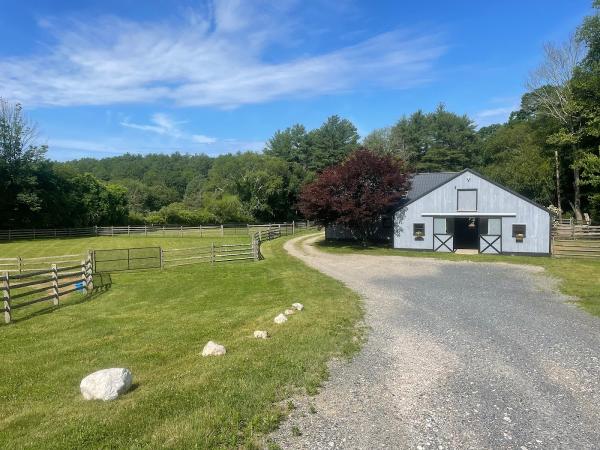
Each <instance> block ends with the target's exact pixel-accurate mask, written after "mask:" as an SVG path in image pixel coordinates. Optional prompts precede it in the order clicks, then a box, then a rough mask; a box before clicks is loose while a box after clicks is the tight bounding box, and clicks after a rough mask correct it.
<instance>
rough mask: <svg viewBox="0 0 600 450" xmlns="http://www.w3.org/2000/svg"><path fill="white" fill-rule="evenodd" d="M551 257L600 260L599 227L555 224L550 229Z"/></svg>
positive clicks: (564, 222) (573, 223)
mask: <svg viewBox="0 0 600 450" xmlns="http://www.w3.org/2000/svg"><path fill="white" fill-rule="evenodd" d="M552 255H553V256H555V257H557V258H600V226H594V225H587V224H577V223H575V221H573V220H563V221H561V222H559V223H556V224H555V225H554V227H553V229H552Z"/></svg>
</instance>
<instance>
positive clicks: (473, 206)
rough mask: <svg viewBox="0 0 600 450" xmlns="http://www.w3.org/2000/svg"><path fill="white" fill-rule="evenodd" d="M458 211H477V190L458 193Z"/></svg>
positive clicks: (459, 191)
mask: <svg viewBox="0 0 600 450" xmlns="http://www.w3.org/2000/svg"><path fill="white" fill-rule="evenodd" d="M456 210H457V211H477V189H458V190H457V191H456Z"/></svg>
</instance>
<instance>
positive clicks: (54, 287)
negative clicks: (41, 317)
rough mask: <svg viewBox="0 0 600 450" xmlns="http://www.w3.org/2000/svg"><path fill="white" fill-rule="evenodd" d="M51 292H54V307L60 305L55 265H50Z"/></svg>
mask: <svg viewBox="0 0 600 450" xmlns="http://www.w3.org/2000/svg"><path fill="white" fill-rule="evenodd" d="M52 290H53V291H54V300H53V303H54V306H58V305H59V304H60V294H59V292H58V270H57V269H56V264H52Z"/></svg>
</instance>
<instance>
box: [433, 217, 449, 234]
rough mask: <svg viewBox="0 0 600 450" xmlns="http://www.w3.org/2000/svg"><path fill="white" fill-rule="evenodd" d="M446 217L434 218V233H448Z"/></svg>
mask: <svg viewBox="0 0 600 450" xmlns="http://www.w3.org/2000/svg"><path fill="white" fill-rule="evenodd" d="M447 232H448V231H447V227H446V218H445V217H434V219H433V233H434V234H446V233H447Z"/></svg>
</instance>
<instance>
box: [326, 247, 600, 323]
mask: <svg viewBox="0 0 600 450" xmlns="http://www.w3.org/2000/svg"><path fill="white" fill-rule="evenodd" d="M315 245H316V246H317V247H318V248H319V249H320V250H323V251H327V252H331V253H338V254H351V253H360V254H369V255H388V256H409V257H420V258H435V259H445V260H449V261H474V262H503V263H512V264H532V265H536V266H541V267H543V268H544V269H546V271H547V272H548V273H549V274H550V275H551V276H553V277H555V278H557V279H558V280H560V284H559V287H560V290H561V292H563V293H564V294H566V295H569V296H572V297H577V298H578V299H579V301H577V304H578V305H579V306H581V307H583V308H584V309H585V310H587V311H588V312H590V313H591V314H594V315H596V316H600V260H591V259H575V258H550V257H540V256H507V255H457V254H454V253H437V252H417V251H404V250H396V249H393V248H389V247H378V246H371V247H362V246H360V245H358V244H353V243H347V242H331V241H325V239H323V240H320V241H317V242H316V243H315Z"/></svg>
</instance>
